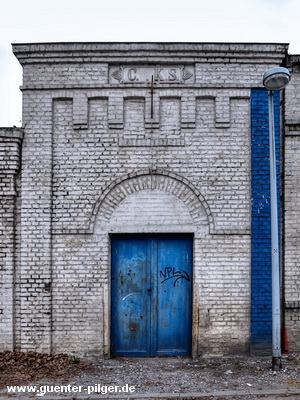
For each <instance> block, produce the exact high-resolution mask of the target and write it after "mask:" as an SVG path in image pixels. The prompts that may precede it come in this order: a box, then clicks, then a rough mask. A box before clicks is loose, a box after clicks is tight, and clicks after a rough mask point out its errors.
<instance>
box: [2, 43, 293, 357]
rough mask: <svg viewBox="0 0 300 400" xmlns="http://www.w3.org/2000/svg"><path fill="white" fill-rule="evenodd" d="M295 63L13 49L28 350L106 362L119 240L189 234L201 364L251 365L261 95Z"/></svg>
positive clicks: (162, 50)
mask: <svg viewBox="0 0 300 400" xmlns="http://www.w3.org/2000/svg"><path fill="white" fill-rule="evenodd" d="M286 50H287V46H286V45H281V44H277V45H275V44H273V45H272V44H270V45H268V44H261V45H259V44H172V43H170V44H163V43H161V44H159V43H147V44H141V43H131V44H130V43H129V44H122V43H111V44H108V43H94V44H92V43H90V44H89V43H86V44H80V43H73V44H72V43H70V44H51V43H50V44H32V45H31V44H29V45H14V53H15V55H16V56H17V58H18V59H19V61H20V63H21V64H22V66H23V71H24V74H23V76H24V82H23V86H22V90H23V122H24V132H25V135H24V140H23V149H22V170H21V192H20V197H19V200H18V201H19V203H17V204H19V205H20V210H19V214H17V215H18V218H17V220H16V221H17V222H16V232H17V246H16V260H17V263H16V265H15V277H14V278H12V277H11V278H9V279H10V280H11V281H10V282H12V279H15V284H16V285H15V287H16V295H15V297H16V302H15V304H16V306H15V311H14V312H15V317H16V318H15V327H13V325H12V317H11V315H12V314H10V313H9V312H8V313H7V318H8V319H9V318H10V321H11V323H10V326H11V328H9V329H10V332H12V331H13V330H14V332H13V334H14V338H15V339H14V340H15V344H16V346H17V347H20V348H21V349H23V350H32V349H34V350H39V351H45V352H50V351H55V352H66V351H67V352H70V353H73V354H77V355H81V356H97V357H99V356H103V355H106V356H108V355H109V347H110V322H109V321H110V281H109V278H110V237H111V235H112V234H114V233H176V232H178V233H179V232H186V233H193V234H194V271H193V276H194V282H193V285H194V294H193V296H194V301H193V355H200V354H218V355H221V354H229V353H241V352H246V351H248V350H249V344H250V310H251V284H250V282H251V240H252V237H251V126H250V117H251V106H250V98H251V89H252V88H254V87H258V88H262V83H261V77H262V75H263V72H264V71H265V70H266V69H268V68H270V67H273V66H277V65H281V64H282V62H283V60H284V58H285V55H286ZM10 151H11V152H12V151H13V149H12V148H11V149H10ZM18 160H19V159H18V158H17V159H16V160H15V161H14V160H13V159H11V162H12V163H13V162H17V164H18ZM293 165H294V164H293ZM5 179H6V178H5ZM5 182H6V181H5ZM5 184H6V183H5ZM7 184H8V183H7ZM0 189H1V188H0ZM11 274H13V272H11ZM11 287H12V284H11ZM12 296H13V292H12V291H11V294H10V302H11V303H12V301H13V297H12ZM7 333H9V332H8V331H7ZM3 337H4V336H3ZM6 338H9V334H6ZM5 340H8V339H4V343H5V344H4V347H8V346H9V342H5ZM10 346H12V345H11V344H10Z"/></svg>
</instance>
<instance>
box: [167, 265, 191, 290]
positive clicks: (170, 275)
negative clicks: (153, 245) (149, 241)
mask: <svg viewBox="0 0 300 400" xmlns="http://www.w3.org/2000/svg"><path fill="white" fill-rule="evenodd" d="M159 275H160V277H161V278H164V279H163V280H162V281H161V282H160V283H163V282H166V281H168V280H170V279H174V287H175V286H176V283H177V282H178V281H179V280H180V279H185V280H187V281H188V282H189V281H190V277H189V274H188V273H187V272H186V271H182V272H181V271H177V270H176V268H172V267H165V269H164V271H159Z"/></svg>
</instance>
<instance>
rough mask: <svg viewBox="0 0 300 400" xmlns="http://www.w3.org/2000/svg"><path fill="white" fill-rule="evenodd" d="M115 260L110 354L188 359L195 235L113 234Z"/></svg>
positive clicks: (113, 264)
mask: <svg viewBox="0 0 300 400" xmlns="http://www.w3.org/2000/svg"><path fill="white" fill-rule="evenodd" d="M111 260H112V271H111V294H112V297H111V353H112V355H114V356H130V357H150V356H186V355H190V354H191V346H192V343H191V342H192V265H193V262H192V260H193V241H192V236H190V235H151V236H150V235H126V236H125V235H118V236H113V237H112V258H111Z"/></svg>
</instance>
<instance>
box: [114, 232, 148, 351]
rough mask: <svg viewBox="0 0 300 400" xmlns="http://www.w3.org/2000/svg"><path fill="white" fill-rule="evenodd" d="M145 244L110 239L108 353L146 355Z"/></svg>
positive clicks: (146, 298) (137, 240)
mask: <svg viewBox="0 0 300 400" xmlns="http://www.w3.org/2000/svg"><path fill="white" fill-rule="evenodd" d="M148 253H149V252H148V242H147V240H142V239H138V238H132V239H126V240H123V239H117V238H116V239H114V240H113V246H112V277H111V280H112V294H113V295H112V310H111V316H112V317H111V325H112V327H113V329H112V344H113V347H112V352H113V353H115V354H122V355H131V356H148V355H150V354H149V337H148V331H149V304H148V303H149V298H148V296H147V295H146V294H147V287H146V285H147V280H148V276H149V260H148Z"/></svg>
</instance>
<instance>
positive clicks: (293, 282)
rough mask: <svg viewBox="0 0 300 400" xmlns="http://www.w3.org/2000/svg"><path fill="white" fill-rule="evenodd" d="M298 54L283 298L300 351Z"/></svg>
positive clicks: (288, 107)
mask: <svg viewBox="0 0 300 400" xmlns="http://www.w3.org/2000/svg"><path fill="white" fill-rule="evenodd" d="M299 65H300V63H299V56H290V57H289V58H288V67H289V68H290V69H291V70H292V71H293V73H292V78H291V81H290V83H289V85H288V86H287V88H286V92H285V123H286V126H285V141H284V145H285V147H284V148H285V154H284V157H285V166H284V203H285V213H284V300H285V315H284V316H285V325H286V328H287V333H288V343H289V348H290V349H291V350H292V351H299V350H300V343H299V337H300V268H299V265H300V229H299V226H300V224H299V215H300V204H299V190H300V113H299V110H300V96H299V89H300V68H299Z"/></svg>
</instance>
